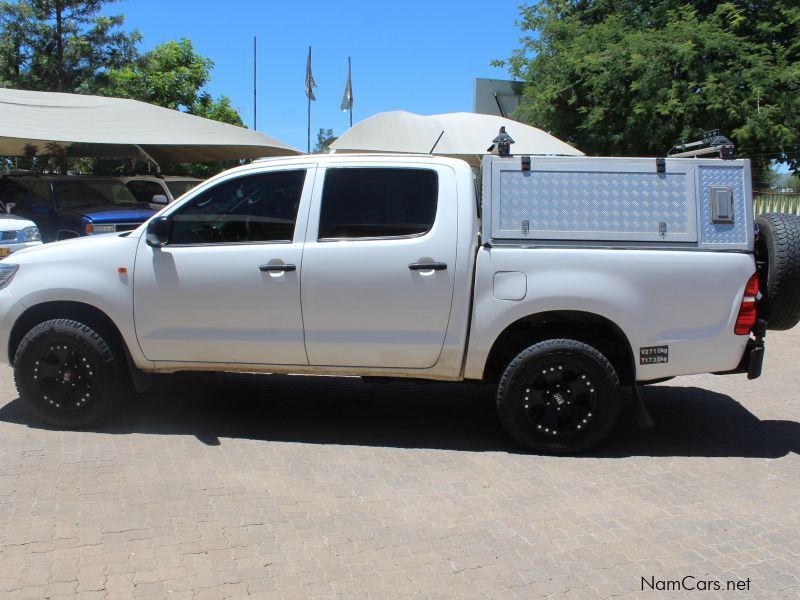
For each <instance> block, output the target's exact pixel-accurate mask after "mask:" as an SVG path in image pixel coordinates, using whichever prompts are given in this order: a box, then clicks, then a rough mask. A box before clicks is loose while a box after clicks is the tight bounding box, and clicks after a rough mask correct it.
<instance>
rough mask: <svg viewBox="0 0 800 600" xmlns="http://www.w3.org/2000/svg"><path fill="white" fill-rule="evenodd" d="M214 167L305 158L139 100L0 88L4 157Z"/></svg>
mask: <svg viewBox="0 0 800 600" xmlns="http://www.w3.org/2000/svg"><path fill="white" fill-rule="evenodd" d="M54 146H57V147H58V148H61V149H63V151H64V152H66V154H67V155H69V156H114V157H130V158H134V157H135V158H144V159H147V158H152V159H153V160H155V161H157V162H210V161H217V160H234V159H242V158H259V157H262V156H281V155H289V154H300V152H299V151H298V150H295V149H294V148H292V147H291V146H289V145H287V144H284V143H283V142H281V141H279V140H276V139H274V138H271V137H269V136H267V135H264V134H263V133H259V132H257V131H251V130H249V129H245V128H243V127H237V126H235V125H228V124H226V123H219V122H218V121H212V120H210V119H204V118H202V117H197V116H194V115H189V114H186V113H182V112H179V111H176V110H170V109H168V108H162V107H160V106H153V105H152V104H147V103H145V102H139V101H137V100H126V99H122V98H106V97H102V96H84V95H80V94H59V93H52V92H29V91H24V90H12V89H6V88H0V156H25V155H26V154H30V152H31V149H32V148H35V153H36V154H53V153H55V152H54Z"/></svg>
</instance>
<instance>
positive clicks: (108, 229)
mask: <svg viewBox="0 0 800 600" xmlns="http://www.w3.org/2000/svg"><path fill="white" fill-rule="evenodd" d="M115 231H116V228H115V227H114V225H95V224H93V223H89V224H88V225H87V226H86V235H92V234H95V233H114V232H115Z"/></svg>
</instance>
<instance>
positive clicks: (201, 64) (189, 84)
mask: <svg viewBox="0 0 800 600" xmlns="http://www.w3.org/2000/svg"><path fill="white" fill-rule="evenodd" d="M213 67H214V61H212V60H211V59H210V58H206V57H204V56H201V55H200V54H198V53H197V52H195V50H194V47H193V45H192V42H191V40H188V39H185V38H183V39H181V40H179V41H177V42H176V41H171V42H165V43H163V44H159V45H158V46H156V47H155V48H153V49H152V50H151V51H150V52H147V53H146V54H143V55H142V56H140V57H139V58H138V59H137V60H136V61H134V62H131V63H129V64H127V65H125V66H123V67H121V68H118V69H112V70H110V71H109V72H108V75H107V79H108V85H107V87H106V88H105V89H104V90H103V91H104V93H107V94H108V95H114V96H120V97H124V98H133V99H135V100H142V101H143V102H149V103H150V104H156V105H158V106H164V107H166V108H171V109H174V110H183V111H185V112H189V113H192V114H195V115H198V116H201V117H205V118H207V119H213V120H215V121H222V122H224V123H230V124H232V125H239V126H243V122H242V118H241V116H240V115H239V113H238V112H237V111H236V109H234V108H233V106H231V101H230V98H228V97H227V96H220V97H219V98H216V99H215V98H213V97H212V96H211V95H210V94H209V93H208V92H205V91H203V88H204V87H205V86H206V84H207V83H208V82H209V80H210V79H211V69H212V68H213Z"/></svg>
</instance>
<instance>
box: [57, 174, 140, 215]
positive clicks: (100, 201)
mask: <svg viewBox="0 0 800 600" xmlns="http://www.w3.org/2000/svg"><path fill="white" fill-rule="evenodd" d="M53 189H54V190H55V195H56V205H57V206H58V207H59V208H96V207H101V206H108V205H109V204H112V205H115V206H137V205H138V202H137V201H136V198H134V197H133V195H132V194H131V192H130V190H128V188H126V187H125V185H124V184H122V183H121V182H119V181H114V180H113V179H111V180H103V181H57V182H56V183H54V184H53Z"/></svg>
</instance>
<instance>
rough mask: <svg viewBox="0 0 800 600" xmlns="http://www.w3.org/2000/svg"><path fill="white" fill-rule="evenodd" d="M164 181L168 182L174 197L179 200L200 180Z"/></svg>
mask: <svg viewBox="0 0 800 600" xmlns="http://www.w3.org/2000/svg"><path fill="white" fill-rule="evenodd" d="M164 183H166V184H167V188H168V189H169V193H170V194H172V197H173V198H175V200H177V199H178V198H180V197H181V196H183V195H184V194H185V193H186V192H188V191H189V190H190V189H192V188H193V187H195V186H196V185H197V184H198V183H200V182H199V181H192V180H191V179H188V180H184V181H180V180H178V181H165V182H164Z"/></svg>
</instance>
